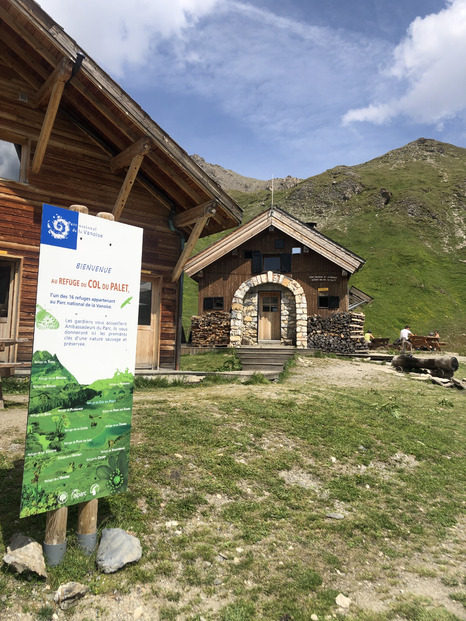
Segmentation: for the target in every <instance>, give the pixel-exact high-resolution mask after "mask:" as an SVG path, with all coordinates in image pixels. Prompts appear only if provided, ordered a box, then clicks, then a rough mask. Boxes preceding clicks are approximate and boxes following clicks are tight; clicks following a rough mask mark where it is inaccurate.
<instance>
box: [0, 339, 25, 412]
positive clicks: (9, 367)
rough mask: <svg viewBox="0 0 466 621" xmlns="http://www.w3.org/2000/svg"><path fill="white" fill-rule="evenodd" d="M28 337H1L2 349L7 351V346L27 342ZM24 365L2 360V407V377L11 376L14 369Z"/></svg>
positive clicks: (1, 393) (0, 344)
mask: <svg viewBox="0 0 466 621" xmlns="http://www.w3.org/2000/svg"><path fill="white" fill-rule="evenodd" d="M27 342H28V339H13V338H6V337H5V338H4V337H0V351H5V349H6V348H7V347H12V346H13V345H19V344H20V343H27ZM20 366H22V363H21V362H0V409H3V408H4V407H5V404H4V403H3V391H2V377H10V376H11V374H12V371H13V369H16V368H17V367H20Z"/></svg>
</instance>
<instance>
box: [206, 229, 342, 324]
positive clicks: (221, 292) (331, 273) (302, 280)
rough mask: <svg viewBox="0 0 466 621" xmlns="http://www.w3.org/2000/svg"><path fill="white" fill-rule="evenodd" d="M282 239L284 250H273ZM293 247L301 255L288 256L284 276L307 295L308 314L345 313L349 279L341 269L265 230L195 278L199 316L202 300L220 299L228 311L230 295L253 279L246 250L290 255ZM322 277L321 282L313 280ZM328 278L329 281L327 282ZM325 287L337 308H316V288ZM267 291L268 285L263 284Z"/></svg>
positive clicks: (280, 234) (285, 236) (280, 233)
mask: <svg viewBox="0 0 466 621" xmlns="http://www.w3.org/2000/svg"><path fill="white" fill-rule="evenodd" d="M277 239H280V240H283V246H284V247H283V248H280V249H276V248H275V240H277ZM293 248H301V254H293V255H292V256H291V272H287V275H288V276H290V277H291V278H293V279H294V280H296V281H297V282H298V283H299V284H300V285H301V286H302V287H303V290H304V293H305V295H306V300H307V305H308V314H309V315H313V314H319V315H322V316H324V317H325V316H328V315H330V314H332V313H334V312H338V311H339V312H346V311H347V310H348V276H343V275H342V269H341V267H339V266H338V265H336V264H335V263H332V262H331V261H329V260H328V259H326V258H325V257H322V256H321V255H319V254H317V253H316V252H314V251H309V252H303V247H302V246H301V245H300V244H299V243H297V242H296V240H295V239H293V238H291V237H288V236H287V235H284V234H283V233H282V232H281V231H278V230H275V231H273V232H271V231H264V232H262V233H261V234H259V235H257V236H256V237H253V238H251V239H250V240H248V241H247V242H246V243H244V244H242V245H241V246H238V248H237V249H235V250H234V251H233V252H230V253H229V254H227V255H224V256H223V257H221V258H220V259H218V260H217V261H215V262H213V263H211V264H210V265H209V266H207V267H206V268H204V269H203V270H202V276H201V277H199V275H197V276H198V277H197V278H196V280H198V283H199V299H198V303H199V307H198V308H199V310H198V312H199V314H202V313H203V312H204V311H203V305H204V298H206V297H223V298H224V309H225V310H227V311H228V310H230V309H231V304H232V299H233V296H234V294H235V292H236V290H237V289H238V287H239V286H240V285H241V284H242V283H243V282H244V281H246V280H248V279H249V278H251V277H252V276H254V275H255V274H254V273H253V272H252V260H251V259H246V258H245V256H244V254H245V251H254V250H255V251H259V252H260V253H261V255H273V256H277V255H279V254H291V252H292V249H293ZM318 276H321V277H323V278H322V279H321V280H314V278H316V277H318ZM328 279H331V280H328ZM319 287H328V295H330V296H338V297H339V298H340V305H339V308H336V309H333V310H328V309H325V308H318V307H317V304H318V299H317V298H318V289H319ZM264 288H267V285H264Z"/></svg>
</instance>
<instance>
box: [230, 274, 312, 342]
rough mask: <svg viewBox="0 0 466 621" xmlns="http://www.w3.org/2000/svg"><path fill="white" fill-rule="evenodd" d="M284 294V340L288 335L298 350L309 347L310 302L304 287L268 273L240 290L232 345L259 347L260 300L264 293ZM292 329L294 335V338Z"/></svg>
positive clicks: (234, 308)
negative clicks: (258, 314)
mask: <svg viewBox="0 0 466 621" xmlns="http://www.w3.org/2000/svg"><path fill="white" fill-rule="evenodd" d="M269 289H271V290H276V291H283V294H282V296H281V309H282V312H281V323H282V325H281V338H280V341H281V343H282V344H287V341H288V337H287V336H286V335H288V336H289V337H291V338H290V340H292V341H294V344H295V345H296V347H297V348H298V349H305V348H306V347H307V302H306V296H305V295H304V291H303V288H302V287H301V285H300V284H299V283H298V282H296V280H293V279H292V278H289V277H287V276H284V275H283V274H277V273H275V272H266V273H265V274H258V275H257V276H253V277H252V278H249V279H248V280H245V281H244V282H243V283H242V284H241V285H240V286H239V287H238V289H237V290H236V292H235V294H234V296H233V302H232V306H231V322H230V345H231V346H232V347H240V346H241V345H242V344H243V342H244V341H246V340H247V341H249V342H251V341H252V342H254V339H255V343H257V339H258V336H257V301H256V300H257V299H258V293H259V292H260V291H267V290H269ZM291 329H292V332H293V334H290V330H291Z"/></svg>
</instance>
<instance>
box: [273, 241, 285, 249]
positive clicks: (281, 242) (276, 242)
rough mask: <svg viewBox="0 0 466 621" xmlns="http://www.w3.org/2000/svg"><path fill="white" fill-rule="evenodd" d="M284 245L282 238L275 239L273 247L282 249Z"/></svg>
mask: <svg viewBox="0 0 466 621" xmlns="http://www.w3.org/2000/svg"><path fill="white" fill-rule="evenodd" d="M284 247H285V240H284V239H276V240H275V249H276V250H282V249H283V248H284Z"/></svg>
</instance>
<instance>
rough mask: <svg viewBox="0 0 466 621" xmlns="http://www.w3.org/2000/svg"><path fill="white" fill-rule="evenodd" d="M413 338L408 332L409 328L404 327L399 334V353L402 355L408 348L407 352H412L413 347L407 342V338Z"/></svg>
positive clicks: (409, 331)
mask: <svg viewBox="0 0 466 621" xmlns="http://www.w3.org/2000/svg"><path fill="white" fill-rule="evenodd" d="M410 336H413V333H412V332H411V330H410V327H409V326H405V327H404V328H403V329H402V330H401V332H400V341H401V353H402V354H403V353H404V352H405V350H406V348H407V347H409V350H410V351H412V350H413V346H412V345H411V343H410V341H409V337H410Z"/></svg>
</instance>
